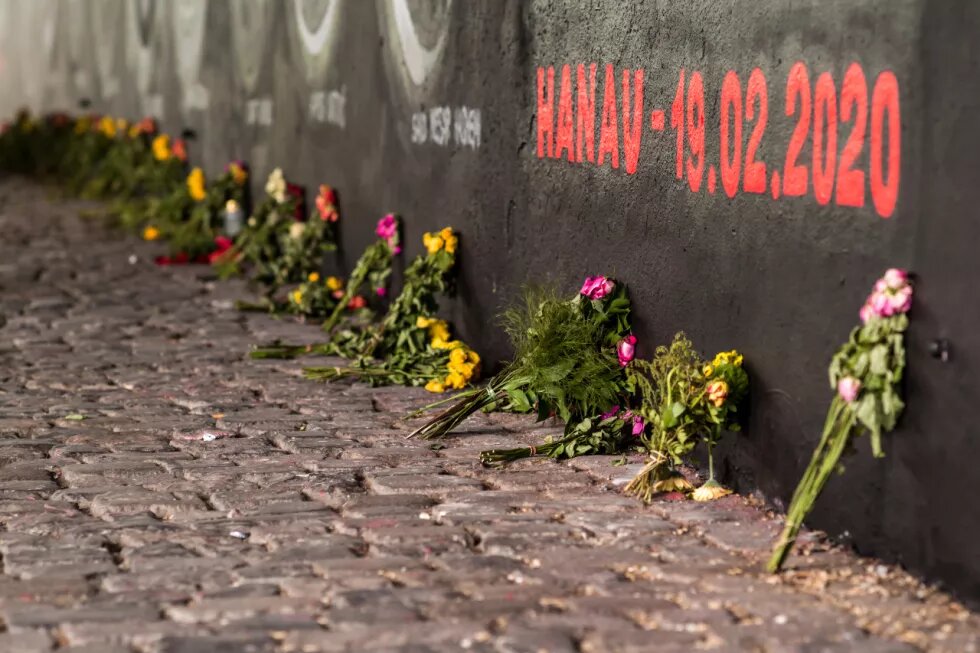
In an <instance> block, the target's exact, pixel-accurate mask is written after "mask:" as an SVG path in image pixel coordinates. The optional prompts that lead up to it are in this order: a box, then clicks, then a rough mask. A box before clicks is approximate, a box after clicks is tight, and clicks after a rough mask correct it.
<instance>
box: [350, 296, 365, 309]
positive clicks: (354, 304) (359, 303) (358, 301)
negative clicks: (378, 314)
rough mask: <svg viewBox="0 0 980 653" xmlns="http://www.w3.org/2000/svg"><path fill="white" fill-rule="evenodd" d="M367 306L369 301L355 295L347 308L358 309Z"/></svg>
mask: <svg viewBox="0 0 980 653" xmlns="http://www.w3.org/2000/svg"><path fill="white" fill-rule="evenodd" d="M365 306H367V301H366V300H365V299H364V298H363V297H361V296H360V295H354V296H353V297H352V298H351V300H350V303H349V304H347V309H348V310H351V311H356V310H357V309H359V308H364V307H365Z"/></svg>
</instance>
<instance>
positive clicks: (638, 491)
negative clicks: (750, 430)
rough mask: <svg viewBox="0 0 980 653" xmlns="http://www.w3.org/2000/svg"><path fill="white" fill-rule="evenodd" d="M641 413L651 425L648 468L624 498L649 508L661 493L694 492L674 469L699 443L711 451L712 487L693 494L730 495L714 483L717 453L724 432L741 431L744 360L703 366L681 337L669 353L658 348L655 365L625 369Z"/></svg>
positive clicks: (727, 356) (733, 357) (724, 357)
mask: <svg viewBox="0 0 980 653" xmlns="http://www.w3.org/2000/svg"><path fill="white" fill-rule="evenodd" d="M627 375H628V377H629V384H630V388H631V389H632V390H633V392H634V393H635V395H634V401H636V402H637V404H638V406H639V407H638V408H636V409H635V410H636V412H638V413H639V414H640V415H641V416H642V417H643V418H644V419H645V420H646V421H647V422H648V423H649V425H650V429H649V433H646V432H643V433H642V435H641V439H642V441H643V445H644V447H645V449H646V450H647V451H648V453H649V461H648V463H647V465H646V466H645V467H644V468H643V469H642V470H641V471H640V473H639V474H637V476H636V477H635V478H634V479H633V480H632V481H630V482H629V483H628V484H627V485H626V488H625V490H626V492H627V493H629V494H634V495H637V496H639V497H640V498H642V499H643V500H644V501H647V502H649V501H650V500H651V499H652V497H653V495H654V494H656V493H658V492H669V491H687V490H690V489H692V487H691V485H690V483H688V482H687V481H686V480H685V479H684V477H683V476H682V475H681V474H680V473H679V472H678V471H677V469H676V466H677V465H678V464H680V463H681V462H682V461H683V460H684V458H686V457H687V456H689V455H690V453H691V452H692V451H693V450H694V447H695V446H696V445H697V442H698V440H699V439H701V440H703V441H704V442H705V444H706V445H707V449H708V470H709V471H708V481H707V482H706V483H704V485H702V486H701V487H700V488H698V489H697V490H695V492H694V495H693V498H694V499H695V500H697V501H710V500H712V499H716V498H719V497H721V496H724V495H726V494H729V493H730V490H728V489H726V488H723V487H722V486H721V485H720V484H719V483H718V482H717V481H716V480H715V477H714V455H713V454H714V447H715V445H716V444H717V442H718V441H719V440H720V439H721V435H722V433H723V432H724V431H737V430H738V429H739V425H738V423H737V421H736V419H735V416H736V413H737V411H738V406H739V404H740V403H741V402H742V401H743V400H744V398H745V395H746V394H747V392H748V375H747V374H746V373H745V370H744V369H742V356H741V355H740V354H739V353H738V352H736V351H731V352H722V353H719V354H718V355H716V356H715V358H714V360H713V361H712V362H711V363H710V364H705V363H704V361H702V360H701V357H700V356H699V355H698V354H697V352H696V351H695V350H694V347H693V345H692V344H691V341H690V340H689V339H688V338H687V337H686V336H685V335H684V334H683V333H678V334H677V335H676V336H674V341H673V342H672V343H671V345H670V347H658V348H657V351H656V353H655V355H654V357H653V359H652V360H651V361H643V360H636V361H633V362H632V363H631V364H630V365H629V367H628V368H627Z"/></svg>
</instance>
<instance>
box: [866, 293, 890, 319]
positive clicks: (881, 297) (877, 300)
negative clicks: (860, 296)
mask: <svg viewBox="0 0 980 653" xmlns="http://www.w3.org/2000/svg"><path fill="white" fill-rule="evenodd" d="M871 308H872V310H874V313H875V315H877V316H878V317H890V316H891V315H893V314H894V312H895V311H894V310H893V309H892V304H891V301H890V300H889V299H888V295H886V294H885V293H883V292H876V293H874V294H873V295H871Z"/></svg>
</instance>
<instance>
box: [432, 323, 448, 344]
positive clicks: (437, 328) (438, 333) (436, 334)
mask: <svg viewBox="0 0 980 653" xmlns="http://www.w3.org/2000/svg"><path fill="white" fill-rule="evenodd" d="M429 337H430V338H432V339H433V340H449V325H448V324H446V323H445V322H443V321H442V320H436V321H435V322H434V323H433V324H430V325H429Z"/></svg>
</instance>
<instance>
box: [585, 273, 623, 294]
mask: <svg viewBox="0 0 980 653" xmlns="http://www.w3.org/2000/svg"><path fill="white" fill-rule="evenodd" d="M615 287H616V283H615V282H614V281H613V280H612V279H608V278H606V277H603V276H596V277H586V279H585V282H584V283H583V284H582V289H581V290H580V291H579V292H580V293H581V294H583V295H585V296H586V297H588V298H589V299H602V298H603V297H605V296H606V295H608V294H609V293H611V292H612V291H613V288H615Z"/></svg>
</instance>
